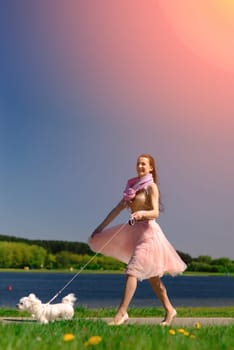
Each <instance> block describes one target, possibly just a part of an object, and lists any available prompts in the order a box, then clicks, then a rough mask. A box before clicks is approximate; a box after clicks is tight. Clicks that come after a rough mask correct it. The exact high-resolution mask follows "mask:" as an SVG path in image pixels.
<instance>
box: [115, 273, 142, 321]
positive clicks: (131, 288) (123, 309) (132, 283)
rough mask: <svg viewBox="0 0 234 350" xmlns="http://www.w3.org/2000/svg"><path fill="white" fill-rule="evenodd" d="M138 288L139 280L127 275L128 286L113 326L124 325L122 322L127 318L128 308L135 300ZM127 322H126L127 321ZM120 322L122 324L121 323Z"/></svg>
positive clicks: (126, 285)
mask: <svg viewBox="0 0 234 350" xmlns="http://www.w3.org/2000/svg"><path fill="white" fill-rule="evenodd" d="M136 287H137V278H136V277H135V276H130V275H127V277H126V284H125V288H124V293H123V297H122V300H121V303H120V306H119V308H118V311H117V313H116V315H115V318H114V321H113V322H111V324H122V323H123V322H121V320H122V319H123V318H124V317H125V316H126V314H127V310H128V306H129V304H130V302H131V300H132V298H133V295H134V293H135V291H136ZM125 321H126V320H125ZM119 322H120V323H119Z"/></svg>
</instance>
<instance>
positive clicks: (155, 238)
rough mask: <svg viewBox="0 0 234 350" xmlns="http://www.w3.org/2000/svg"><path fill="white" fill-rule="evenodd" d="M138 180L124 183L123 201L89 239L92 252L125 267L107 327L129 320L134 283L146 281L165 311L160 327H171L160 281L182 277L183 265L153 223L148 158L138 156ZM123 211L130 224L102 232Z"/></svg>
mask: <svg viewBox="0 0 234 350" xmlns="http://www.w3.org/2000/svg"><path fill="white" fill-rule="evenodd" d="M136 171H137V177H135V178H133V179H130V180H129V181H128V182H127V186H126V188H125V191H124V194H123V198H122V199H121V200H120V202H119V203H118V204H117V205H116V206H115V207H114V208H113V209H112V210H111V212H110V213H109V214H108V215H107V216H106V218H105V219H104V220H103V221H102V222H101V224H100V225H99V226H98V227H97V228H96V229H95V230H94V232H93V233H92V235H91V237H90V238H89V241H88V243H89V246H90V248H91V249H92V250H93V251H96V252H99V251H100V250H101V253H102V254H104V255H108V256H112V257H114V258H116V259H118V260H120V261H122V262H124V263H126V264H127V267H126V285H125V289H124V293H123V297H122V301H121V303H120V306H119V308H118V310H117V313H116V315H115V317H114V319H113V321H112V322H111V323H110V325H121V324H123V323H125V322H126V321H127V320H128V313H127V309H128V306H129V304H130V302H131V300H132V297H133V295H134V293H135V290H136V287H137V280H144V279H148V281H149V283H150V284H151V286H152V288H153V290H154V292H155V294H156V295H157V297H158V298H159V300H160V301H161V303H162V305H163V307H164V309H165V312H166V314H165V318H164V320H163V321H162V322H161V325H163V326H166V325H170V324H171V322H172V321H173V319H174V318H175V316H176V310H175V308H174V307H173V306H172V304H171V302H170V300H169V298H168V295H167V291H166V288H165V286H164V284H163V282H162V281H161V279H160V277H162V276H163V275H164V273H169V274H171V275H173V276H175V275H177V274H180V273H182V272H183V271H184V270H185V269H186V264H185V263H184V262H183V261H182V260H181V258H180V257H179V255H178V254H177V252H176V251H175V249H174V248H173V247H172V245H171V244H170V242H169V241H168V240H167V238H166V237H165V235H164V234H163V232H162V230H161V228H160V227H159V225H158V224H157V223H156V221H155V220H156V219H157V218H158V216H159V212H160V211H161V207H162V205H161V200H160V192H159V188H158V176H157V172H156V167H155V162H154V159H153V157H152V156H151V155H149V154H141V155H140V156H139V157H138V159H137V164H136ZM125 208H129V209H130V211H131V216H130V222H129V223H130V224H128V223H126V224H122V225H116V226H114V227H111V228H109V229H105V230H104V228H105V227H106V226H107V225H109V224H110V223H111V222H112V220H114V219H115V218H116V216H117V215H118V214H119V213H120V212H121V211H122V210H123V209H125Z"/></svg>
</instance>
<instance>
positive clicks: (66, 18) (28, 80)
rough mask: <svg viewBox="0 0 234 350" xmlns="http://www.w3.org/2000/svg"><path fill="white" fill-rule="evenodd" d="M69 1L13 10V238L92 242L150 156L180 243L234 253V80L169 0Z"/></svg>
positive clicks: (7, 41)
mask: <svg viewBox="0 0 234 350" xmlns="http://www.w3.org/2000/svg"><path fill="white" fill-rule="evenodd" d="M67 4H68V3H67V2H65V1H58V2H56V4H55V2H54V1H53V0H49V1H48V2H44V1H40V2H32V1H29V0H19V1H16V0H10V1H2V3H1V5H0V6H1V10H0V40H1V42H0V45H1V47H0V49H1V58H0V64H1V80H0V116H1V117H0V118H1V128H0V136H1V137H0V162H1V172H0V180H1V181H0V191H1V196H0V222H1V225H0V233H2V234H9V235H15V236H18V237H26V238H31V239H59V240H70V241H83V242H86V241H87V238H88V236H89V234H90V233H91V232H92V230H93V229H94V228H95V227H96V226H97V225H98V224H99V223H100V221H101V220H102V219H103V218H104V216H105V215H106V214H107V213H108V212H109V211H110V210H111V209H112V207H113V206H114V205H115V204H116V203H117V202H118V201H119V199H120V198H121V196H122V191H123V188H124V186H125V183H126V180H127V179H128V178H129V177H132V176H135V162H136V158H137V156H138V154H140V153H142V152H148V153H151V154H152V155H153V156H154V157H155V159H156V163H157V166H158V171H159V178H160V184H161V192H162V196H163V202H164V205H165V208H166V210H165V212H164V213H163V214H162V215H161V217H160V220H159V223H160V224H161V226H162V229H163V231H164V232H165V234H166V235H167V237H168V238H169V240H170V241H171V242H172V244H173V245H174V246H175V248H176V249H178V250H181V251H184V252H186V253H189V254H190V255H192V256H198V255H211V256H212V257H221V256H228V257H231V258H234V253H233V243H234V238H233V229H234V225H233V206H232V203H233V195H234V190H233V175H234V167H233V162H232V159H233V155H232V150H233V146H234V141H233V125H234V124H233V112H234V107H233V93H232V91H233V87H234V75H233V71H231V70H225V69H223V68H220V67H218V66H216V65H214V64H213V63H212V62H209V61H208V60H207V59H204V58H203V57H201V56H199V55H198V54H197V53H194V52H193V51H191V50H190V49H189V48H188V47H187V46H186V45H185V44H184V42H183V40H181V39H180V38H178V35H177V34H176V31H174V30H173V26H172V25H170V23H169V22H168V20H166V19H165V15H164V14H163V12H162V11H161V8H160V6H159V4H160V1H158V2H156V3H155V4H156V5H155V4H154V2H151V1H149V4H148V5H147V6H146V7H145V8H144V10H143V12H142V6H141V2H136V3H135V7H134V11H133V12H132V2H131V1H127V2H126V3H125V2H122V1H120V3H119V4H117V3H115V4H114V3H113V4H112V5H110V3H109V2H108V1H105V0H101V1H100V2H98V5H97V2H95V1H89V2H83V1H78V2H76V1H73V0H71V1H69V6H68V5H67ZM152 10H154V11H152ZM130 14H131V15H130ZM187 15H189V14H187ZM141 16H142V17H141ZM127 219H128V212H125V213H123V214H122V215H121V217H120V218H119V219H118V220H117V222H121V221H127Z"/></svg>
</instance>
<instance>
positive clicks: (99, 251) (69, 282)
mask: <svg viewBox="0 0 234 350" xmlns="http://www.w3.org/2000/svg"><path fill="white" fill-rule="evenodd" d="M128 223H129V225H133V224H134V221H128ZM125 225H126V224H125V223H124V224H122V225H121V226H120V228H119V229H118V230H117V231H116V232H115V234H114V235H113V236H112V237H111V238H110V239H108V241H106V243H105V244H104V245H103V246H102V247H101V249H99V250H98V251H97V252H96V253H95V254H94V255H93V256H92V257H91V258H90V259H89V260H88V261H87V263H86V264H84V266H82V267H81V268H80V270H79V271H78V272H77V273H76V274H75V275H74V276H73V277H72V278H71V279H70V281H68V282H67V283H66V284H65V286H64V287H63V288H61V289H60V290H59V291H58V293H57V294H55V295H54V296H53V298H52V299H50V301H48V303H47V304H50V303H52V301H54V299H56V298H57V297H58V296H59V295H60V294H61V293H62V292H63V291H64V289H66V288H67V287H68V286H69V285H70V284H71V283H72V281H74V279H75V278H76V277H77V276H79V275H80V274H81V272H82V271H83V270H84V269H85V268H86V267H87V266H88V265H89V264H90V263H91V262H92V261H93V260H94V259H95V258H96V256H97V255H98V254H100V253H101V252H102V250H103V249H104V248H105V247H106V246H107V245H108V244H109V243H110V242H111V241H112V240H113V239H114V238H115V237H116V236H117V234H119V232H120V231H121V230H122V229H123V227H124V226H125ZM97 235H98V233H97Z"/></svg>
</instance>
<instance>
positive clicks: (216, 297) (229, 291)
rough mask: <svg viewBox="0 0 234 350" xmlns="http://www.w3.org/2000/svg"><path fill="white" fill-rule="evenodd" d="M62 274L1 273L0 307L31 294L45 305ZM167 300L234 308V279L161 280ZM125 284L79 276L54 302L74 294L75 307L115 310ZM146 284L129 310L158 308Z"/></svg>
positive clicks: (65, 278)
mask: <svg viewBox="0 0 234 350" xmlns="http://www.w3.org/2000/svg"><path fill="white" fill-rule="evenodd" d="M73 276H74V275H72V274H66V273H33V272H23V273H14V272H10V273H8V272H1V273H0V306H8V307H15V305H16V304H17V303H18V301H19V299H20V298H21V297H23V296H26V295H28V294H29V293H35V294H36V295H37V296H38V297H39V298H40V299H41V300H42V301H43V302H48V301H49V300H50V299H51V298H52V297H53V296H54V295H55V294H56V293H57V292H59V291H60V290H61V289H62V288H63V287H64V286H65V285H66V284H67V282H69V281H70V280H71V278H72V277H73ZM163 282H164V284H165V285H166V287H167V291H168V294H169V297H170V299H171V301H172V302H173V304H174V305H175V306H231V305H234V277H228V276H202V277H201V276H178V277H174V278H173V277H170V276H164V277H163ZM124 283H125V275H119V274H81V275H79V276H77V277H76V278H75V279H74V280H73V281H72V283H71V284H69V286H68V287H67V288H66V289H65V290H64V291H63V292H62V293H61V294H60V295H59V297H58V298H56V299H55V301H54V302H59V301H60V299H61V298H62V297H63V296H64V295H66V294H68V293H75V294H76V297H77V299H78V300H77V306H86V307H90V308H98V307H116V306H118V304H119V302H120V299H121V296H122V291H123V288H124ZM159 305H160V302H159V301H158V299H157V298H156V297H155V295H154V293H153V291H152V289H151V287H150V285H149V283H148V282H147V281H143V282H139V283H138V288H137V291H136V293H135V295H134V298H133V300H132V303H131V306H138V307H147V306H159Z"/></svg>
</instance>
